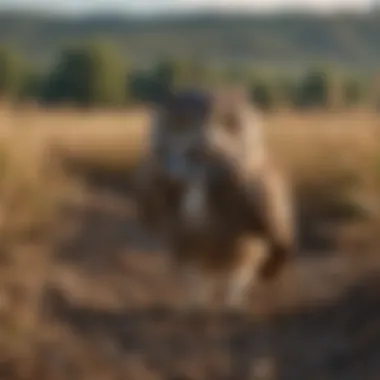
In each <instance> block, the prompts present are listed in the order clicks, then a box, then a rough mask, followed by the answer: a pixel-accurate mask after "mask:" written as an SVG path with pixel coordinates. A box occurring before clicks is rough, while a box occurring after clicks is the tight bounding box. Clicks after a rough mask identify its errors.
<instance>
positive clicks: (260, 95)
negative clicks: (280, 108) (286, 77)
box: [251, 79, 277, 111]
mask: <svg viewBox="0 0 380 380" xmlns="http://www.w3.org/2000/svg"><path fill="white" fill-rule="evenodd" d="M251 98H252V101H253V102H254V104H255V105H256V106H257V107H259V108H261V109H262V110H263V111H272V110H273V109H274V108H275V106H276V105H277V99H276V89H275V88H274V86H273V85H272V84H271V83H270V81H269V80H265V79H257V80H254V81H253V84H252V86H251Z"/></svg>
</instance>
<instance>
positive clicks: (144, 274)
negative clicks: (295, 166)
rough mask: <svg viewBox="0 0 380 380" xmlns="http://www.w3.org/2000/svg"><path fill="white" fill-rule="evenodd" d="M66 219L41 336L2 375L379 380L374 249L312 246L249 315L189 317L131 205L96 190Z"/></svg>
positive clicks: (258, 297) (257, 292)
mask: <svg viewBox="0 0 380 380" xmlns="http://www.w3.org/2000/svg"><path fill="white" fill-rule="evenodd" d="M63 220H64V224H62V225H61V228H60V234H59V236H58V238H57V240H56V241H54V243H53V246H50V247H49V248H48V249H49V250H50V251H49V255H48V257H49V262H48V264H47V265H46V263H45V269H44V273H45V274H44V276H45V277H44V280H43V285H42V291H41V293H39V294H42V299H41V300H40V301H41V302H42V303H41V304H40V306H41V310H42V312H41V317H40V320H39V321H38V322H36V326H37V327H36V330H35V331H34V333H33V339H31V341H30V342H31V343H30V344H29V345H26V348H25V349H24V350H21V351H20V352H21V353H20V352H19V354H18V356H17V357H16V356H15V357H14V358H8V359H7V360H4V361H2V362H1V363H0V379H4V380H8V379H9V380H15V379H28V380H29V379H31V380H37V379H38V380H44V379H46V380H56V379H57V380H66V379H70V380H71V379H78V380H82V379H86V380H87V379H94V380H97V379H99V380H100V379H102V380H113V379H126V380H135V379H136V380H140V379H141V380H148V379H152V380H153V379H165V380H198V379H204V380H206V379H207V380H210V379H211V380H214V379H215V380H219V379H223V380H227V379H231V380H232V379H236V380H244V379H252V380H253V379H255V380H256V379H266V380H270V379H273V380H298V379H299V380H305V379H334V380H335V379H342V380H343V379H344V380H351V379H353V380H359V379H360V380H366V379H368V380H369V379H371V380H372V379H377V378H379V374H378V373H379V371H380V361H379V360H378V359H379V358H380V322H379V321H380V318H379V317H380V307H379V300H380V290H379V289H380V287H379V285H380V279H379V277H378V274H379V273H380V271H379V270H380V260H379V259H378V258H376V257H375V256H376V254H377V252H375V251H376V250H375V249H373V247H372V251H371V250H368V251H364V250H361V251H356V252H354V250H351V251H350V252H343V251H341V252H338V251H336V250H335V251H334V250H324V251H321V250H314V251H312V250H311V247H307V249H308V251H307V252H306V251H304V252H301V253H300V255H299V257H297V258H296V260H295V262H294V263H293V264H292V265H291V266H290V267H289V269H288V270H287V271H286V273H284V275H283V276H282V277H281V278H280V279H278V281H277V282H276V283H274V284H271V285H266V286H261V287H259V288H257V289H252V294H251V297H250V303H249V305H247V307H246V310H244V311H242V312H240V313H232V312H227V311H226V312H212V311H211V310H206V311H205V312H203V313H198V314H195V313H193V314H185V313H181V312H180V311H179V309H177V308H176V301H178V299H179V297H181V296H182V295H181V289H180V288H179V287H178V284H177V283H176V281H175V277H174V276H173V274H171V273H170V272H168V269H167V265H166V264H167V262H166V256H165V252H164V250H163V249H160V248H159V245H158V244H157V242H155V241H154V240H153V239H152V238H150V237H149V236H147V235H146V234H145V233H144V232H143V231H142V230H141V229H140V228H139V226H138V225H137V222H136V220H135V219H134V217H133V204H132V203H131V201H130V200H129V199H126V198H125V197H120V196H118V195H117V194H112V193H111V194H109V193H107V191H100V190H97V191H92V193H91V196H90V195H88V196H87V197H86V201H85V202H84V201H81V202H77V203H71V204H67V205H65V209H64V218H63ZM305 249H306V248H305ZM358 249H362V248H358ZM4 357H7V356H4Z"/></svg>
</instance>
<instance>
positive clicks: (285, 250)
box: [136, 91, 295, 305]
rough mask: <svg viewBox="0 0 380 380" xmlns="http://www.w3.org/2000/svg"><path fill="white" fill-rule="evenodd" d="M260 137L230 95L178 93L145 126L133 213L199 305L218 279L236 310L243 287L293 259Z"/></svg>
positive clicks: (237, 95) (239, 98) (280, 186)
mask: <svg viewBox="0 0 380 380" xmlns="http://www.w3.org/2000/svg"><path fill="white" fill-rule="evenodd" d="M261 128H262V127H261V125H260V121H259V120H258V118H257V115H256V113H255V112H254V111H253V110H252V108H251V106H250V105H249V102H248V100H247V98H246V96H245V94H244V93H243V92H238V91H221V92H219V93H202V92H199V91H190V92H181V93H179V94H176V95H173V96H172V97H171V98H170V99H168V100H167V102H166V103H164V104H163V105H162V106H161V108H160V109H159V110H158V112H157V113H156V114H155V116H154V117H153V124H152V132H151V142H150V143H151V144H150V148H149V151H148V155H147V156H146V157H145V159H144V161H143V162H142V164H141V168H140V170H139V177H138V180H137V183H136V185H137V186H136V190H137V191H136V196H137V204H138V208H139V210H140V216H141V219H142V220H143V221H144V222H145V224H146V225H147V226H150V227H151V228H152V229H153V230H154V231H155V232H157V233H158V232H159V233H160V234H162V235H163V236H164V237H165V239H166V241H167V242H168V243H169V249H170V251H171V252H170V253H171V254H172V257H173V259H174V261H175V262H176V263H177V264H178V265H179V266H178V267H177V268H179V269H180V271H181V272H180V273H183V277H184V278H185V279H187V280H188V282H187V284H188V285H189V286H190V288H189V290H190V291H192V292H193V296H194V297H195V299H196V300H198V301H202V302H206V301H208V300H209V297H210V296H211V295H210V294H209V293H210V292H211V290H210V292H208V290H207V288H208V287H209V286H208V285H210V284H209V282H210V281H211V280H212V278H213V276H214V277H215V276H217V277H218V278H223V279H224V280H226V281H227V282H228V284H229V285H228V293H227V296H226V297H227V302H228V303H229V304H231V305H235V304H238V303H240V302H241V300H242V296H243V293H244V291H245V290H246V288H247V286H248V283H249V282H250V280H252V279H254V278H255V279H257V280H258V279H273V278H275V277H276V276H277V275H278V274H279V273H280V272H281V269H282V268H283V267H284V265H285V264H286V262H287V261H288V260H289V258H290V257H291V255H292V253H293V251H294V248H295V247H294V240H295V239H294V223H293V216H292V201H291V198H290V193H289V189H287V187H286V183H285V180H284V178H282V176H281V173H280V172H279V170H278V169H277V168H276V167H275V166H274V165H273V163H271V161H270V158H269V155H268V154H267V151H266V147H265V143H264V141H263V136H262V135H261V133H262V129H261ZM182 270H183V271H182ZM209 280H210V281H209ZM189 281H190V282H189ZM207 284H208V285H207ZM210 287H211V288H213V286H210ZM202 294H203V295H204V299H203V298H202V297H201V295H202ZM206 295H207V296H206Z"/></svg>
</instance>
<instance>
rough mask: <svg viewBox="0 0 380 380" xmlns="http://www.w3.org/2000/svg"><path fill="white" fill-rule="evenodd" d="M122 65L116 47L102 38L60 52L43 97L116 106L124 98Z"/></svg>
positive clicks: (124, 76)
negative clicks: (101, 39)
mask: <svg viewBox="0 0 380 380" xmlns="http://www.w3.org/2000/svg"><path fill="white" fill-rule="evenodd" d="M125 81H126V67H125V65H124V63H123V60H122V58H121V55H119V52H118V51H117V49H116V47H115V46H113V45H111V44H109V43H107V42H103V41H95V42H93V43H90V44H89V45H87V46H84V47H79V48H70V49H66V50H64V51H63V52H62V54H61V56H60V59H59V61H58V64H57V65H56V67H55V69H54V70H53V72H52V74H51V76H50V77H49V78H48V81H47V85H46V88H45V91H44V98H45V99H46V100H48V101H51V102H74V103H76V104H78V105H81V106H90V107H99V106H101V107H103V106H118V105H122V104H124V103H125V101H126V95H127V94H126V86H125Z"/></svg>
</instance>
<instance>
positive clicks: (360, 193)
mask: <svg viewBox="0 0 380 380" xmlns="http://www.w3.org/2000/svg"><path fill="white" fill-rule="evenodd" d="M146 122H147V114H146V112H144V110H135V111H125V112H118V113H111V112H110V113H107V112H100V111H99V112H98V111H94V112H91V113H78V112H74V111H72V110H59V111H57V110H56V111H45V110H39V109H36V108H34V109H33V108H30V109H26V110H24V111H23V112H17V113H16V112H14V111H12V110H9V109H3V110H1V111H0V178H1V182H0V236H1V239H2V241H1V243H2V245H1V247H0V248H1V250H0V259H1V263H0V301H1V302H0V319H1V328H0V350H1V352H0V359H2V358H3V356H4V357H5V355H8V356H9V355H10V354H11V353H14V354H15V355H16V353H17V354H18V355H20V354H21V353H23V354H24V355H25V350H27V349H28V348H29V349H30V348H31V347H33V343H34V342H35V340H36V339H37V340H38V339H40V338H41V336H42V335H43V334H42V331H45V330H47V331H49V332H51V330H50V327H49V328H47V327H46V326H45V325H44V326H42V325H41V322H40V321H39V320H38V313H39V310H40V297H41V295H42V292H43V288H44V283H45V282H46V281H47V279H46V276H49V275H50V276H53V277H54V276H57V277H60V276H63V273H65V272H64V270H63V269H62V267H55V269H54V271H53V272H52V273H50V271H52V269H51V268H52V267H51V265H50V263H51V260H53V258H52V257H53V256H54V255H55V253H56V252H55V251H54V249H55V248H51V247H47V245H46V244H50V242H51V240H52V237H53V236H54V235H53V234H54V233H55V231H56V227H59V226H60V225H59V221H60V210H61V207H60V206H61V205H62V204H63V202H64V201H65V199H68V198H71V197H74V198H75V197H80V196H82V195H83V191H82V189H80V188H79V190H78V187H77V183H76V182H75V181H72V179H71V176H72V175H76V177H75V178H79V179H80V178H83V177H85V176H86V175H88V173H92V174H93V175H94V176H95V177H99V176H101V175H102V174H104V173H116V176H118V177H119V178H120V177H122V178H126V180H128V177H129V174H130V173H131V172H132V171H133V168H134V167H135V165H136V163H137V162H138V161H139V158H140V157H141V155H142V154H143V153H144V150H145V149H146V138H145V137H146V131H147V130H146ZM265 123H266V132H267V139H268V144H269V146H270V148H271V150H272V151H273V152H274V155H275V156H276V158H277V161H278V162H279V163H280V164H281V165H282V166H283V167H284V168H285V170H286V171H287V172H288V174H289V175H290V177H291V178H292V180H293V182H294V185H295V188H296V193H297V197H298V198H297V199H298V200H299V208H300V209H301V213H302V218H303V219H302V221H303V222H305V223H306V224H307V223H310V222H315V221H323V222H331V221H333V222H334V223H335V222H336V220H338V219H339V221H340V222H347V223H348V224H349V225H350V228H351V229H350V231H352V226H353V223H354V222H355V223H359V224H361V225H362V226H363V223H368V220H371V218H376V217H377V210H378V208H379V202H380V197H379V196H378V194H379V193H380V176H379V175H378V174H379V152H380V149H379V146H378V142H377V141H376V135H377V129H378V128H379V126H378V117H377V116H376V115H375V114H373V113H370V112H366V111H356V112H352V113H348V112H347V113H329V114H318V113H317V114H293V113H285V112H282V113H276V114H273V115H267V116H265ZM62 164H63V165H62ZM67 164H68V165H67ZM65 169H70V170H66V171H65ZM72 169H73V170H72ZM348 215H350V217H348ZM352 215H354V218H352ZM359 216H360V218H359ZM363 216H364V217H363ZM353 220H354V221H353ZM358 221H359V222H358ZM313 226H314V227H315V223H314V225H313ZM51 227H53V228H51ZM334 231H335V230H334ZM336 231H338V230H336ZM355 231H356V233H359V232H358V231H359V228H355ZM29 232H33V234H30V233H29ZM35 232H37V235H38V236H39V237H40V238H39V239H37V241H36V240H33V239H30V237H31V236H35V235H36V234H35ZM41 232H42V233H41ZM364 232H365V233H367V232H368V229H365V231H364ZM337 234H338V232H337V233H336V234H335V232H334V235H335V236H334V238H335V239H338V238H339V237H338V235H337ZM353 235H355V234H354V233H352V232H350V233H349V238H350V239H351V238H352V237H353ZM339 236H347V232H346V235H344V233H342V235H339ZM41 237H42V238H41ZM90 238H91V237H90ZM107 244H108V245H109V244H110V242H107ZM92 246H93V243H92V245H91V247H92ZM92 249H93V250H94V251H95V248H92ZM361 253H362V252H361ZM136 259H137V261H136V262H137V263H139V261H138V260H139V259H138V258H136ZM96 260H97V257H96V255H95V253H94V257H93V258H91V260H90V261H91V262H92V261H96ZM110 260H111V259H110ZM141 260H142V259H141ZM136 265H137V264H136ZM47 272H48V273H47ZM83 276H84V275H83ZM115 276H116V275H115ZM78 283H79V284H80V282H78ZM106 285H107V284H104V286H106ZM80 286H81V285H78V287H80ZM94 286H95V285H94ZM96 286H98V283H96ZM90 288H91V291H90V292H89V293H92V292H94V291H93V286H90ZM99 289H101V287H100V288H99ZM74 291H76V292H80V290H79V288H75V289H74ZM99 292H100V291H99ZM95 293H96V291H95ZM67 339H68V340H70V338H69V337H67ZM99 339H100V338H99ZM67 344H69V345H70V347H71V345H74V344H76V341H75V342H74V343H72V342H71V343H67ZM87 344H89V345H90V343H87ZM3 350H4V352H5V353H4V355H3ZM78 350H80V349H79V348H78ZM69 351H70V350H69ZM69 351H68V352H69ZM86 355H87V354H86ZM86 355H85V356H86ZM94 355H95V354H94ZM97 355H100V356H101V357H102V355H103V354H98V353H97ZM87 356H88V360H89V363H90V362H91V360H92V359H91V358H90V354H88V355H87ZM87 356H86V357H87ZM83 360H84V359H83ZM131 360H132V359H131ZM132 361H133V360H132ZM133 362H134V363H136V362H135V361H133ZM91 363H92V362H91ZM91 363H90V364H89V365H88V366H89V371H90V372H91V368H92V364H91ZM1 365H2V364H1V363H0V369H1ZM136 365H137V364H136ZM141 367H144V365H143V363H141ZM111 372H112V371H111ZM143 377H144V376H143V375H142V376H141V378H143ZM9 378H10V379H11V377H9ZM14 378H16V377H14ZM88 378H90V376H89V377H88ZM4 379H5V378H4ZM5 380H6V379H5Z"/></svg>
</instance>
